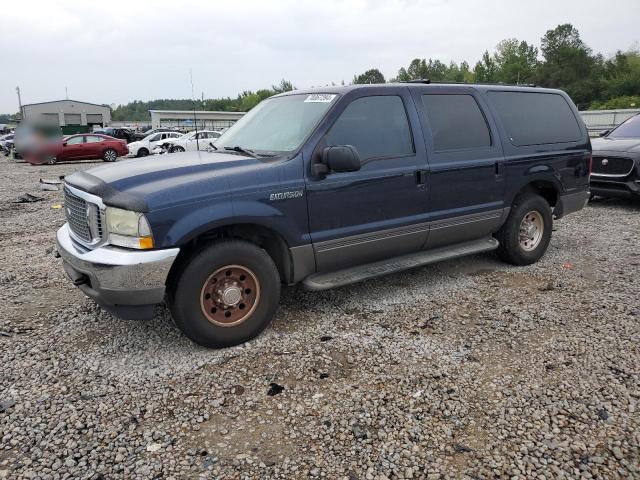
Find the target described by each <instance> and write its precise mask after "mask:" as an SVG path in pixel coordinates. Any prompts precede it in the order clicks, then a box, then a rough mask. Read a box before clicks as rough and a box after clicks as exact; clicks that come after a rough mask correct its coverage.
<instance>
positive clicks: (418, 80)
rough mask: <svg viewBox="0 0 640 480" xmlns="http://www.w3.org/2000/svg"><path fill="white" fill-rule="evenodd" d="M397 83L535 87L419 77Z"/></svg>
mask: <svg viewBox="0 0 640 480" xmlns="http://www.w3.org/2000/svg"><path fill="white" fill-rule="evenodd" d="M399 83H423V84H427V85H429V84H437V85H499V86H501V87H537V86H538V85H537V84H535V83H520V84H517V83H505V82H454V81H447V80H436V81H434V80H429V79H428V78H419V79H416V80H402V81H400V82H399Z"/></svg>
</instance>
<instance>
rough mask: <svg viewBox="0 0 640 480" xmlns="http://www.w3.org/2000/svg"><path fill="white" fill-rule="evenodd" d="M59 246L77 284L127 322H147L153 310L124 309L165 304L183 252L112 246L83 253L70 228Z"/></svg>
mask: <svg viewBox="0 0 640 480" xmlns="http://www.w3.org/2000/svg"><path fill="white" fill-rule="evenodd" d="M57 244H58V253H59V254H60V256H61V257H62V261H63V267H64V269H65V271H66V273H67V275H68V276H69V278H70V279H71V280H72V281H73V283H74V284H75V285H76V286H77V287H78V288H80V290H82V291H83V292H84V293H85V294H86V295H87V296H88V297H90V298H92V299H94V300H95V301H96V302H97V303H99V304H100V305H102V306H104V307H105V308H107V310H109V311H111V312H113V313H115V314H116V315H118V316H122V317H126V318H141V317H144V318H146V317H148V316H149V315H148V312H149V311H150V309H149V308H121V307H122V306H131V307H151V306H153V305H155V304H158V303H160V302H162V300H163V298H164V293H165V283H166V280H167V276H168V275H169V270H170V269H171V266H172V265H173V262H174V261H175V259H176V257H177V256H178V253H179V252H180V249H179V248H169V249H164V250H146V251H144V250H140V251H137V250H128V249H124V248H118V247H113V246H109V245H107V246H103V247H99V248H96V249H95V250H90V251H88V252H83V251H80V250H78V249H77V248H76V247H75V246H74V244H73V242H72V240H71V236H70V234H69V226H68V225H67V224H64V225H63V226H62V227H61V228H60V229H59V230H58V233H57ZM151 310H152V309H151ZM143 311H144V314H142V315H138V314H137V313H136V312H138V313H142V312H143Z"/></svg>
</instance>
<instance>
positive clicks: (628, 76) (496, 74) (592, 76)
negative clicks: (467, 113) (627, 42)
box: [353, 23, 640, 110]
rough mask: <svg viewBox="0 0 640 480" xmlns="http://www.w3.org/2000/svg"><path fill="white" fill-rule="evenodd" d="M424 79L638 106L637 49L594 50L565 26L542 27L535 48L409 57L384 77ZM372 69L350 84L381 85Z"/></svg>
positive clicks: (502, 46) (517, 43) (587, 104)
mask: <svg viewBox="0 0 640 480" xmlns="http://www.w3.org/2000/svg"><path fill="white" fill-rule="evenodd" d="M418 79H429V80H431V81H435V82H440V81H442V82H468V83H473V82H476V83H507V84H520V85H526V84H535V85H540V86H543V87H549V88H560V89H562V90H565V91H566V92H567V93H568V94H569V95H570V96H571V98H572V99H573V101H574V102H575V103H576V105H577V106H578V108H579V109H581V110H586V109H606V108H633V107H640V49H638V47H637V46H636V47H635V48H630V49H629V50H627V51H621V50H620V51H618V52H616V54H615V55H614V56H613V57H612V58H605V57H604V56H603V55H602V54H600V53H598V54H594V53H593V51H592V50H591V48H590V47H589V46H588V45H587V44H586V43H585V42H584V41H583V40H582V39H581V38H580V32H578V30H577V29H576V28H575V27H574V26H573V25H571V24H568V23H567V24H563V25H558V26H557V27H556V28H554V29H552V30H548V31H547V32H546V33H545V35H544V36H543V37H542V39H541V41H540V48H539V49H538V47H536V46H535V45H530V44H529V43H527V42H526V41H523V40H518V39H515V38H510V39H506V40H502V41H501V42H500V43H498V45H497V46H496V48H495V50H494V52H493V53H489V51H485V52H484V53H483V55H482V58H481V59H480V60H479V61H478V62H477V63H476V64H475V66H474V67H473V68H471V67H470V65H469V64H468V63H467V62H466V61H462V62H461V63H460V64H457V63H456V62H451V63H449V64H448V65H447V64H445V63H443V62H442V61H440V60H438V59H432V58H429V59H424V58H422V59H420V58H415V59H413V60H412V61H411V63H410V64H409V66H408V67H406V68H405V67H402V68H401V69H400V70H399V71H398V75H397V77H395V78H392V79H390V81H392V82H394V81H410V80H418ZM385 81H386V80H385V78H384V75H382V73H381V72H380V71H379V70H378V69H376V68H373V69H371V70H367V71H366V72H364V73H362V74H360V75H356V76H355V77H354V78H353V83H362V84H364V83H385Z"/></svg>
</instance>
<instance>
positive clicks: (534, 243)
mask: <svg viewBox="0 0 640 480" xmlns="http://www.w3.org/2000/svg"><path fill="white" fill-rule="evenodd" d="M543 234H544V219H543V218H542V215H541V214H540V212H538V211H536V210H532V211H530V212H529V213H527V214H526V215H525V216H524V218H523V219H522V222H521V223H520V232H519V238H520V248H522V250H524V251H525V252H531V251H532V250H535V249H536V248H537V247H538V245H540V242H541V241H542V235H543Z"/></svg>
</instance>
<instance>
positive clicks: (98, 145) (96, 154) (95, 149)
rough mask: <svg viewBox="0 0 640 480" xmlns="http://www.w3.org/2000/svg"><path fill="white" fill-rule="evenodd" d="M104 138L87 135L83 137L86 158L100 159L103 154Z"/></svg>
mask: <svg viewBox="0 0 640 480" xmlns="http://www.w3.org/2000/svg"><path fill="white" fill-rule="evenodd" d="M104 150H105V147H104V138H103V137H99V136H98V135H87V136H86V137H85V154H86V158H101V157H102V154H103V153H104Z"/></svg>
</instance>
